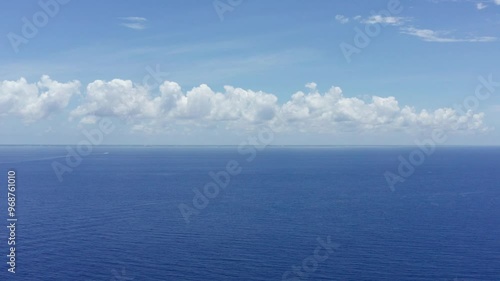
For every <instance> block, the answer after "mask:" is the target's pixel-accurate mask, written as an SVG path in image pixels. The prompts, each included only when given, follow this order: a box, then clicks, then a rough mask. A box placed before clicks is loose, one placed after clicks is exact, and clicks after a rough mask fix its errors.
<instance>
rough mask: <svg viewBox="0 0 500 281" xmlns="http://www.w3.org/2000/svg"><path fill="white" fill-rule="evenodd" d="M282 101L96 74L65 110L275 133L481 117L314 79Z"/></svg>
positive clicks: (452, 126) (85, 116)
mask: <svg viewBox="0 0 500 281" xmlns="http://www.w3.org/2000/svg"><path fill="white" fill-rule="evenodd" d="M306 88H307V90H308V91H307V92H302V91H299V92H297V93H295V94H293V95H292V97H291V98H290V99H289V100H288V101H285V102H284V103H283V104H279V103H278V98H277V97H276V96H275V95H273V94H269V93H265V92H262V91H253V90H245V89H242V88H236V87H233V86H225V87H224V91H223V92H217V91H214V90H212V89H211V88H210V87H209V86H208V85H205V84H202V85H200V86H197V87H194V88H192V89H191V90H188V91H183V89H182V88H181V86H180V85H179V84H177V83H175V82H172V81H166V82H164V83H163V84H162V85H161V86H160V88H159V92H160V93H159V94H157V95H153V94H151V93H150V92H148V89H147V88H145V87H143V86H141V85H136V84H133V83H132V81H128V80H119V79H115V80H112V81H108V82H106V81H101V80H97V81H95V82H92V83H90V84H89V85H88V86H87V93H86V96H85V98H84V100H83V103H82V104H80V105H79V106H78V107H77V108H76V109H74V110H73V112H72V113H71V116H72V117H73V118H78V119H80V120H81V121H82V122H92V121H94V120H95V119H96V118H98V117H102V116H107V117H117V118H121V119H123V120H127V121H128V122H129V123H131V127H132V128H133V130H134V131H143V132H156V131H161V129H162V128H170V127H172V126H176V125H179V124H180V125H182V126H198V127H223V128H226V129H243V130H246V129H251V128H252V126H256V125H259V124H268V125H269V126H271V127H272V128H274V129H275V130H277V131H299V132H313V133H332V132H352V131H359V132H367V131H375V132H385V131H415V130H428V129H434V128H441V129H445V130H451V131H481V130H485V129H486V127H485V126H484V124H483V119H484V115H483V114H482V113H473V112H471V111H469V112H467V113H465V114H460V113H458V112H456V111H455V110H453V109H451V108H439V109H436V110H434V111H428V110H420V111H418V110H417V109H415V108H413V107H410V106H400V104H399V102H398V101H397V100H396V98H395V97H379V96H373V97H371V99H370V100H368V101H365V100H361V99H359V98H355V97H346V96H344V95H343V93H342V90H341V89H340V88H339V87H332V88H330V89H329V90H328V91H327V92H325V93H323V94H321V93H320V92H319V91H318V90H317V85H316V83H308V84H306Z"/></svg>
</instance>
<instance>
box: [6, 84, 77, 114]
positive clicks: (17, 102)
mask: <svg viewBox="0 0 500 281" xmlns="http://www.w3.org/2000/svg"><path fill="white" fill-rule="evenodd" d="M79 88H80V82H78V81H72V82H68V83H60V82H57V81H53V80H52V79H50V77H49V76H46V75H44V76H42V77H41V79H40V81H38V82H37V83H32V84H30V83H28V82H27V81H26V79H25V78H21V79H19V80H17V81H2V82H1V84H0V116H10V115H13V116H18V117H21V118H22V119H23V120H24V121H26V122H34V121H37V120H40V119H43V118H46V117H48V116H50V115H51V114H52V113H56V112H58V111H61V110H62V109H64V108H66V107H67V106H68V103H69V101H70V99H71V97H72V96H73V95H75V94H78V93H79Z"/></svg>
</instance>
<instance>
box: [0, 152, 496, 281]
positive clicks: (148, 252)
mask: <svg viewBox="0 0 500 281" xmlns="http://www.w3.org/2000/svg"><path fill="white" fill-rule="evenodd" d="M414 150H415V148H414V147H316V148H305V147H291V148H290V147H288V148H277V147H268V148H266V149H263V150H258V151H256V153H255V158H254V159H251V161H247V160H248V158H249V157H250V154H241V153H239V152H238V149H237V147H219V148H215V147H212V148H203V147H191V148H187V147H120V146H117V147H95V148H94V149H93V151H92V153H91V154H90V155H88V156H84V157H83V158H82V161H81V163H79V165H77V166H76V167H74V168H73V170H72V171H71V172H67V173H65V174H64V175H63V181H62V182H59V180H58V178H57V176H56V174H55V172H54V170H53V167H52V164H53V163H54V161H57V162H58V163H61V164H65V163H66V162H65V160H66V159H65V155H66V154H67V153H66V150H65V148H64V147H62V146H38V147H36V146H8V147H7V146H4V147H1V148H0V162H1V163H0V182H3V184H2V185H1V188H2V189H3V190H1V191H0V213H1V214H2V224H4V225H7V221H6V219H7V199H6V194H7V190H6V188H7V187H6V182H7V171H8V170H9V169H14V170H15V171H16V180H17V190H16V196H17V205H16V211H17V217H18V222H17V228H16V232H17V234H16V235H17V236H16V239H17V240H16V241H17V244H16V247H17V249H16V274H11V273H9V272H7V268H8V265H7V264H6V262H7V257H6V255H7V254H8V245H7V238H8V235H9V233H8V230H7V229H6V227H5V226H3V227H1V229H3V230H1V231H0V253H1V256H2V257H3V258H2V263H1V264H2V266H1V271H0V280H23V281H24V280H26V281H29V280H196V281H199V280H342V281H345V280H371V281H373V280H391V281H393V280H443V281H444V280H449V281H451V280H457V281H469V280H500V203H499V199H500V173H499V169H500V148H499V147H440V148H438V149H437V150H436V152H435V153H434V154H433V155H430V156H428V157H427V158H426V159H425V161H424V163H423V164H422V165H420V166H418V167H416V168H415V172H414V174H413V175H412V176H410V177H409V178H408V179H407V180H406V181H404V182H400V183H398V184H397V185H396V189H395V191H394V192H392V191H391V190H390V189H389V187H388V184H387V182H386V179H385V177H384V173H385V172H386V171H392V172H397V168H398V165H399V160H398V156H400V155H402V156H404V157H407V156H408V155H409V154H410V152H412V151H414ZM230 161H233V162H232V163H233V164H234V163H235V162H234V161H236V162H237V163H238V164H239V167H241V173H240V174H238V175H234V176H231V177H230V182H229V184H228V185H227V187H225V188H223V189H222V188H221V189H220V190H219V194H217V195H216V196H212V197H213V198H207V201H208V205H206V207H205V208H203V209H200V210H198V209H195V206H194V205H193V202H192V201H193V198H194V196H195V192H194V191H193V189H196V190H199V191H200V192H203V187H204V186H205V185H206V184H207V183H209V182H211V181H212V178H211V177H210V176H209V173H210V172H215V173H217V172H219V171H223V170H226V165H227V163H228V162H230ZM2 178H3V179H2ZM198 199H199V198H198ZM201 203H204V204H206V203H207V202H201ZM201 203H200V202H198V204H201ZM180 204H185V205H186V206H190V207H192V208H193V209H194V210H196V211H197V213H196V214H192V215H191V216H190V217H189V221H190V222H189V223H187V222H186V220H185V219H184V218H183V216H182V214H181V211H180V209H179V205H180ZM328 240H330V242H331V243H330V244H328V245H333V244H335V248H330V250H331V251H329V250H327V247H323V248H321V247H322V246H321V243H320V242H319V241H322V242H323V243H325V242H327V241H328ZM317 249H321V250H322V251H321V255H323V257H324V258H322V259H321V260H318V259H315V258H314V257H315V255H314V254H315V251H316V250H317ZM292 268H295V273H293V271H294V270H292ZM287 271H290V273H288V275H287V274H285V273H286V272H287ZM284 274H285V276H286V278H285V279H283V277H284Z"/></svg>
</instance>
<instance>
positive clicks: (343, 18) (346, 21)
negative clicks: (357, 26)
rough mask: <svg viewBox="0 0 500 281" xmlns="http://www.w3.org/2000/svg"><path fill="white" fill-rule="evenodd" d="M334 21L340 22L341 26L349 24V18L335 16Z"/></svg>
mask: <svg viewBox="0 0 500 281" xmlns="http://www.w3.org/2000/svg"><path fill="white" fill-rule="evenodd" d="M335 20H336V21H338V22H340V23H341V24H346V23H348V22H349V18H348V17H346V16H343V15H336V16H335Z"/></svg>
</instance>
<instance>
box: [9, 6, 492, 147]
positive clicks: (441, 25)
mask: <svg viewBox="0 0 500 281" xmlns="http://www.w3.org/2000/svg"><path fill="white" fill-rule="evenodd" d="M55 1H56V0H42V1H40V2H38V1H6V2H4V3H2V6H3V7H2V9H0V16H1V18H2V23H3V24H2V25H1V27H0V29H1V30H0V31H1V32H0V33H1V34H4V37H3V39H2V40H1V41H0V42H1V43H0V49H1V52H0V61H1V64H0V76H1V78H0V80H1V81H3V82H2V85H3V86H2V88H0V110H1V111H0V128H2V131H3V132H6V133H4V134H2V140H1V141H0V142H1V143H4V144H10V143H41V144H61V143H74V142H75V141H78V140H79V139H82V133H81V131H82V128H92V127H93V126H96V125H97V124H98V121H96V120H99V119H100V118H110V119H111V120H112V122H113V124H115V125H116V128H117V129H116V130H115V131H114V132H113V133H111V134H110V135H108V136H106V139H105V140H104V143H106V144H118V143H120V144H122V143H123V144H238V143H240V142H241V141H242V140H244V139H245V137H246V136H248V135H251V134H255V133H256V132H258V130H259V128H260V127H262V126H269V127H270V128H272V129H273V130H275V132H276V136H277V138H276V144H412V143H413V142H414V140H415V139H419V138H425V137H426V136H428V135H429V134H430V132H431V131H432V130H435V129H443V130H446V131H447V132H449V134H450V136H453V137H451V138H450V141H449V144H499V141H498V140H499V136H500V134H499V133H498V132H497V130H495V127H498V128H500V121H498V120H500V118H499V117H500V98H499V97H498V96H499V95H500V86H497V87H496V88H497V90H496V92H492V93H491V95H489V97H488V98H486V99H483V100H480V101H479V103H478V104H477V106H476V105H475V106H474V107H473V108H471V109H472V110H471V112H467V110H465V111H464V112H459V111H458V110H456V109H453V108H454V105H455V104H462V103H463V102H464V101H466V100H467V98H469V101H470V100H471V97H473V96H474V94H475V89H476V88H477V87H478V85H480V84H481V82H480V81H479V79H478V77H485V79H486V78H488V77H490V79H491V80H493V81H499V82H500V71H499V68H498V63H499V61H500V60H499V58H500V55H499V52H498V50H499V47H500V31H499V30H500V29H499V27H500V1H496V2H495V1H493V0H492V1H466V0H464V1H460V0H456V1H437V0H435V1H400V2H399V3H398V1H395V0H391V1H286V4H284V2H283V1H263V0H262V1H257V0H253V1H250V0H241V1H237V0H220V1H191V0H178V1H177V0H169V1H160V0H158V1H152V0H150V1H121V2H120V4H118V2H112V1H92V0H91V1H80V0H72V1H67V0H65V1H62V0H61V1H60V2H55ZM66 2H67V3H66ZM40 3H44V4H40ZM47 5H48V7H49V9H48V12H47V11H45V10H46V9H44V7H43V6H47ZM391 5H393V7H397V8H395V9H393V11H390V10H391V9H389V8H388V7H389V6H391ZM396 10H397V12H395V11H396ZM51 11H54V12H53V13H52V12H51ZM44 13H45V17H46V18H45V22H44V15H43V14H44ZM23 18H25V20H23ZM26 22H29V23H28V24H33V25H34V26H35V28H36V31H35V32H32V33H33V34H27V35H28V36H26V34H23V27H24V29H25V30H26V27H25V25H26V24H27V23H26ZM37 22H38V23H39V24H38V26H37V24H36V23H37ZM40 23H41V24H40ZM367 28H369V29H370V28H371V30H378V31H377V32H375V33H374V34H372V35H373V36H369V35H366V29H367ZM28 29H29V28H28ZM359 30H360V31H362V32H363V33H364V34H365V35H364V36H368V38H369V43H367V44H364V45H362V46H361V45H358V46H356V43H355V38H356V36H358V35H357V34H358V31H359ZM31 31H33V30H31ZM28 37H29V38H28ZM13 38H14V39H13ZM19 38H22V39H19ZM19 40H21V41H22V42H21V41H19ZM20 42H21V43H20ZM346 45H349V46H351V47H353V48H355V49H357V52H356V53H353V54H352V55H351V56H349V58H346V56H345V55H344V53H343V51H342V48H341V46H346ZM365 45H366V46H365ZM155 71H159V72H160V73H159V75H158V79H154V78H148V77H151V76H152V75H151V73H152V72H155ZM47 76H48V77H47ZM21 78H24V80H20V79H21ZM165 81H167V82H165ZM201 85H206V86H201ZM228 85H229V86H231V88H230V89H229V90H228V89H227V88H224V86H228ZM306 85H307V86H306ZM332 87H333V88H332ZM335 87H338V88H335ZM297 92H301V93H299V94H297ZM293 96H294V97H295V98H293ZM448 109H450V110H448Z"/></svg>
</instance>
